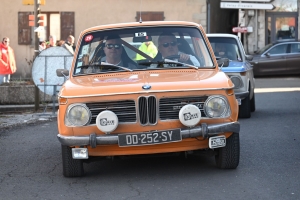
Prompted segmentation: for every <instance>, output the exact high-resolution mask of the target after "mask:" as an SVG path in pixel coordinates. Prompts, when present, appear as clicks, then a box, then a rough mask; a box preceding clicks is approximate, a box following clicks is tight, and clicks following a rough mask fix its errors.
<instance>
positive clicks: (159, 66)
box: [138, 59, 198, 69]
mask: <svg viewBox="0 0 300 200" xmlns="http://www.w3.org/2000/svg"><path fill="white" fill-rule="evenodd" d="M138 64H139V65H146V66H150V65H152V64H157V68H161V65H163V64H177V66H184V67H190V68H193V69H198V67H196V66H193V65H189V64H186V63H182V62H178V61H174V60H169V59H164V61H155V62H140V63H138Z"/></svg>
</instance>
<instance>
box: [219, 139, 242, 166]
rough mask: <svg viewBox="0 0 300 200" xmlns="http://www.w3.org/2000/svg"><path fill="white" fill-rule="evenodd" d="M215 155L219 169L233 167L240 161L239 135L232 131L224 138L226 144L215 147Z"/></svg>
mask: <svg viewBox="0 0 300 200" xmlns="http://www.w3.org/2000/svg"><path fill="white" fill-rule="evenodd" d="M216 151H217V155H216V156H215V159H216V164H217V167H218V168H220V169H235V168H237V166H238V165H239V161H240V136H239V133H233V134H232V135H231V136H230V137H229V138H227V139H226V146H225V147H222V148H218V149H216Z"/></svg>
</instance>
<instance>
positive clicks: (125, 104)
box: [86, 100, 136, 124]
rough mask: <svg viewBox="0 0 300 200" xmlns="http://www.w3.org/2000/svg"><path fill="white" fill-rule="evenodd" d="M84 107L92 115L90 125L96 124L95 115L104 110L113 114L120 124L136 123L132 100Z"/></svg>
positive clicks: (88, 104)
mask: <svg viewBox="0 0 300 200" xmlns="http://www.w3.org/2000/svg"><path fill="white" fill-rule="evenodd" d="M86 106H87V107H88V108H89V110H90V111H91V113H92V119H91V122H90V124H96V118H97V115H98V114H99V113H100V112H102V111H104V110H110V111H112V112H114V113H115V114H116V115H117V116H118V119H119V122H120V123H132V122H136V106H135V102H134V101H133V100H124V101H115V102H95V103H86Z"/></svg>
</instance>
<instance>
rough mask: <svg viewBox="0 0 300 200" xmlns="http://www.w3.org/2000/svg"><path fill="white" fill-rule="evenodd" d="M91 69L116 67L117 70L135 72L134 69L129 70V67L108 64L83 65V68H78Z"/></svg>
mask: <svg viewBox="0 0 300 200" xmlns="http://www.w3.org/2000/svg"><path fill="white" fill-rule="evenodd" d="M89 67H115V68H119V69H123V70H125V71H128V72H132V71H133V70H132V69H129V68H127V67H122V66H119V65H114V64H110V63H107V62H101V64H92V65H82V66H78V67H77V68H89Z"/></svg>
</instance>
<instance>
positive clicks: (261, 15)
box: [0, 0, 300, 79]
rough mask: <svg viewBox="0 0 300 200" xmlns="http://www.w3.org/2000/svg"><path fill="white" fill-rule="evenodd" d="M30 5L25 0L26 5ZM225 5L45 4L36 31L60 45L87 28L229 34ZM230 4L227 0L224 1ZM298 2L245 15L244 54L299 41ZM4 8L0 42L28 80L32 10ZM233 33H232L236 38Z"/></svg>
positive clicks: (77, 0)
mask: <svg viewBox="0 0 300 200" xmlns="http://www.w3.org/2000/svg"><path fill="white" fill-rule="evenodd" d="M27 1H29V0H27ZM222 1H223V0H165V1H160V0H152V1H144V0H109V1H105V0H97V1H95V0H85V1H81V0H64V1H61V0H46V1H45V5H41V6H40V9H41V10H40V12H41V14H42V15H43V16H44V30H43V31H40V32H39V40H40V41H42V40H48V38H49V36H50V35H55V36H56V37H57V39H58V40H66V39H67V36H68V35H73V36H75V42H77V40H76V39H77V38H78V36H79V34H80V32H81V31H82V30H84V29H86V28H89V27H93V26H98V25H104V24H111V23H125V22H132V21H139V20H140V15H141V18H142V20H143V21H152V20H165V21H174V20H178V21H192V22H195V23H199V24H201V25H202V26H203V27H204V29H205V30H206V32H207V33H232V28H233V27H236V26H238V23H239V21H240V15H239V13H240V12H239V10H238V9H223V8H221V7H220V3H221V2H222ZM228 1H229V0H228ZM299 2H300V0H289V1H284V0H274V1H273V2H272V4H274V5H275V6H276V9H275V10H272V11H267V10H254V11H253V12H254V15H253V12H252V11H251V12H248V10H244V15H243V18H244V19H243V20H244V22H245V26H249V27H252V28H253V31H252V32H248V33H243V34H241V40H242V42H243V44H244V47H245V50H246V51H247V53H252V52H254V51H255V50H257V49H259V48H262V47H263V46H264V45H265V44H267V43H268V42H274V41H277V40H279V39H286V37H292V39H293V38H294V39H298V32H299V20H298V18H299V12H298V9H299V4H300V3H299ZM1 6H2V7H4V8H6V9H3V10H2V12H1V13H0V24H1V26H0V38H1V39H2V38H3V37H5V36H7V37H9V38H10V41H11V43H10V45H11V47H12V48H13V49H14V50H15V55H16V62H17V68H18V69H17V72H16V73H15V74H14V75H13V76H12V78H16V79H19V78H26V77H31V65H32V64H31V63H32V60H33V57H34V54H35V53H34V51H35V45H34V44H35V40H34V39H35V33H34V27H30V26H29V24H28V23H29V20H28V16H29V15H31V14H33V13H34V6H33V5H23V2H22V0H13V1H12V0H1ZM234 34H236V33H234Z"/></svg>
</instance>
